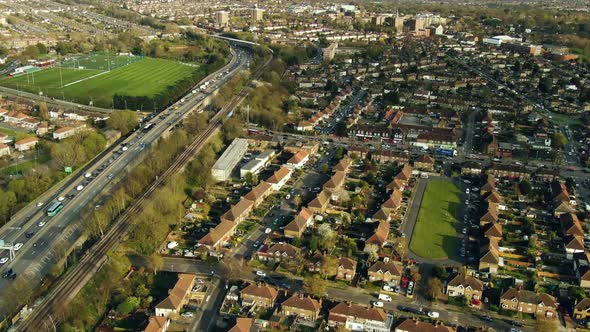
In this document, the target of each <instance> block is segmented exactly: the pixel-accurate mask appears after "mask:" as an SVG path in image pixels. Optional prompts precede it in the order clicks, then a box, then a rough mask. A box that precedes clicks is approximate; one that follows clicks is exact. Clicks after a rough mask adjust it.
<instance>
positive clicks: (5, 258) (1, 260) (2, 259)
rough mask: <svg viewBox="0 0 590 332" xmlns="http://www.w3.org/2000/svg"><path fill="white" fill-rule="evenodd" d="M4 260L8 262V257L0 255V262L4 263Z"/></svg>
mask: <svg viewBox="0 0 590 332" xmlns="http://www.w3.org/2000/svg"><path fill="white" fill-rule="evenodd" d="M6 262H8V257H2V258H0V264H4V263H6Z"/></svg>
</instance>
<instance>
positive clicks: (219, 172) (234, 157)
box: [211, 138, 248, 181]
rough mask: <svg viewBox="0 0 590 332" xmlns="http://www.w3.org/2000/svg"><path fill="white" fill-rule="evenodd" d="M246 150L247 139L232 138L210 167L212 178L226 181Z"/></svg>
mask: <svg viewBox="0 0 590 332" xmlns="http://www.w3.org/2000/svg"><path fill="white" fill-rule="evenodd" d="M246 151H248V140H247V139H244V138H236V139H234V140H233V142H231V144H230V145H229V147H228V148H227V149H226V150H225V151H224V152H223V154H222V155H221V157H219V159H217V161H216V162H215V165H213V167H212V168H211V175H212V176H213V178H214V179H215V180H217V181H227V180H228V179H229V178H230V176H231V172H232V170H233V169H234V168H235V167H236V165H237V164H238V162H240V160H241V159H242V157H244V154H245V153H246Z"/></svg>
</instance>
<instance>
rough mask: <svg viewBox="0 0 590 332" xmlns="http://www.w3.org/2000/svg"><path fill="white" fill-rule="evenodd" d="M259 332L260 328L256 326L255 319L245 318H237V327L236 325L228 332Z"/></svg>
mask: <svg viewBox="0 0 590 332" xmlns="http://www.w3.org/2000/svg"><path fill="white" fill-rule="evenodd" d="M254 331H259V330H258V328H257V327H256V326H255V324H254V319H252V318H243V317H238V318H236V325H234V326H233V327H232V328H231V329H229V331H228V332H254Z"/></svg>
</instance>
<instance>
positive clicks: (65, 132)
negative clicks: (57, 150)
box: [53, 124, 86, 141]
mask: <svg viewBox="0 0 590 332" xmlns="http://www.w3.org/2000/svg"><path fill="white" fill-rule="evenodd" d="M83 130H86V125H85V124H83V125H80V126H77V127H61V128H59V129H56V130H55V131H54V132H53V139H54V140H58V141H60V140H62V139H66V138H68V137H72V136H74V135H76V134H77V133H79V132H81V131H83Z"/></svg>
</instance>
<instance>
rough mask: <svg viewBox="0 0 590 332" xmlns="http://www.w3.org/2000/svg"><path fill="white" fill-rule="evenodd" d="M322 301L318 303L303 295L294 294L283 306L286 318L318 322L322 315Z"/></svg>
mask: <svg viewBox="0 0 590 332" xmlns="http://www.w3.org/2000/svg"><path fill="white" fill-rule="evenodd" d="M321 307H322V305H321V300H320V301H317V300H315V299H312V298H311V297H308V296H304V295H303V294H294V295H293V296H291V297H290V298H288V299H287V300H285V302H283V303H282V304H281V313H282V314H283V315H284V316H296V317H298V318H301V319H304V320H306V321H312V322H313V321H316V320H317V319H318V317H319V315H320V309H321Z"/></svg>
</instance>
